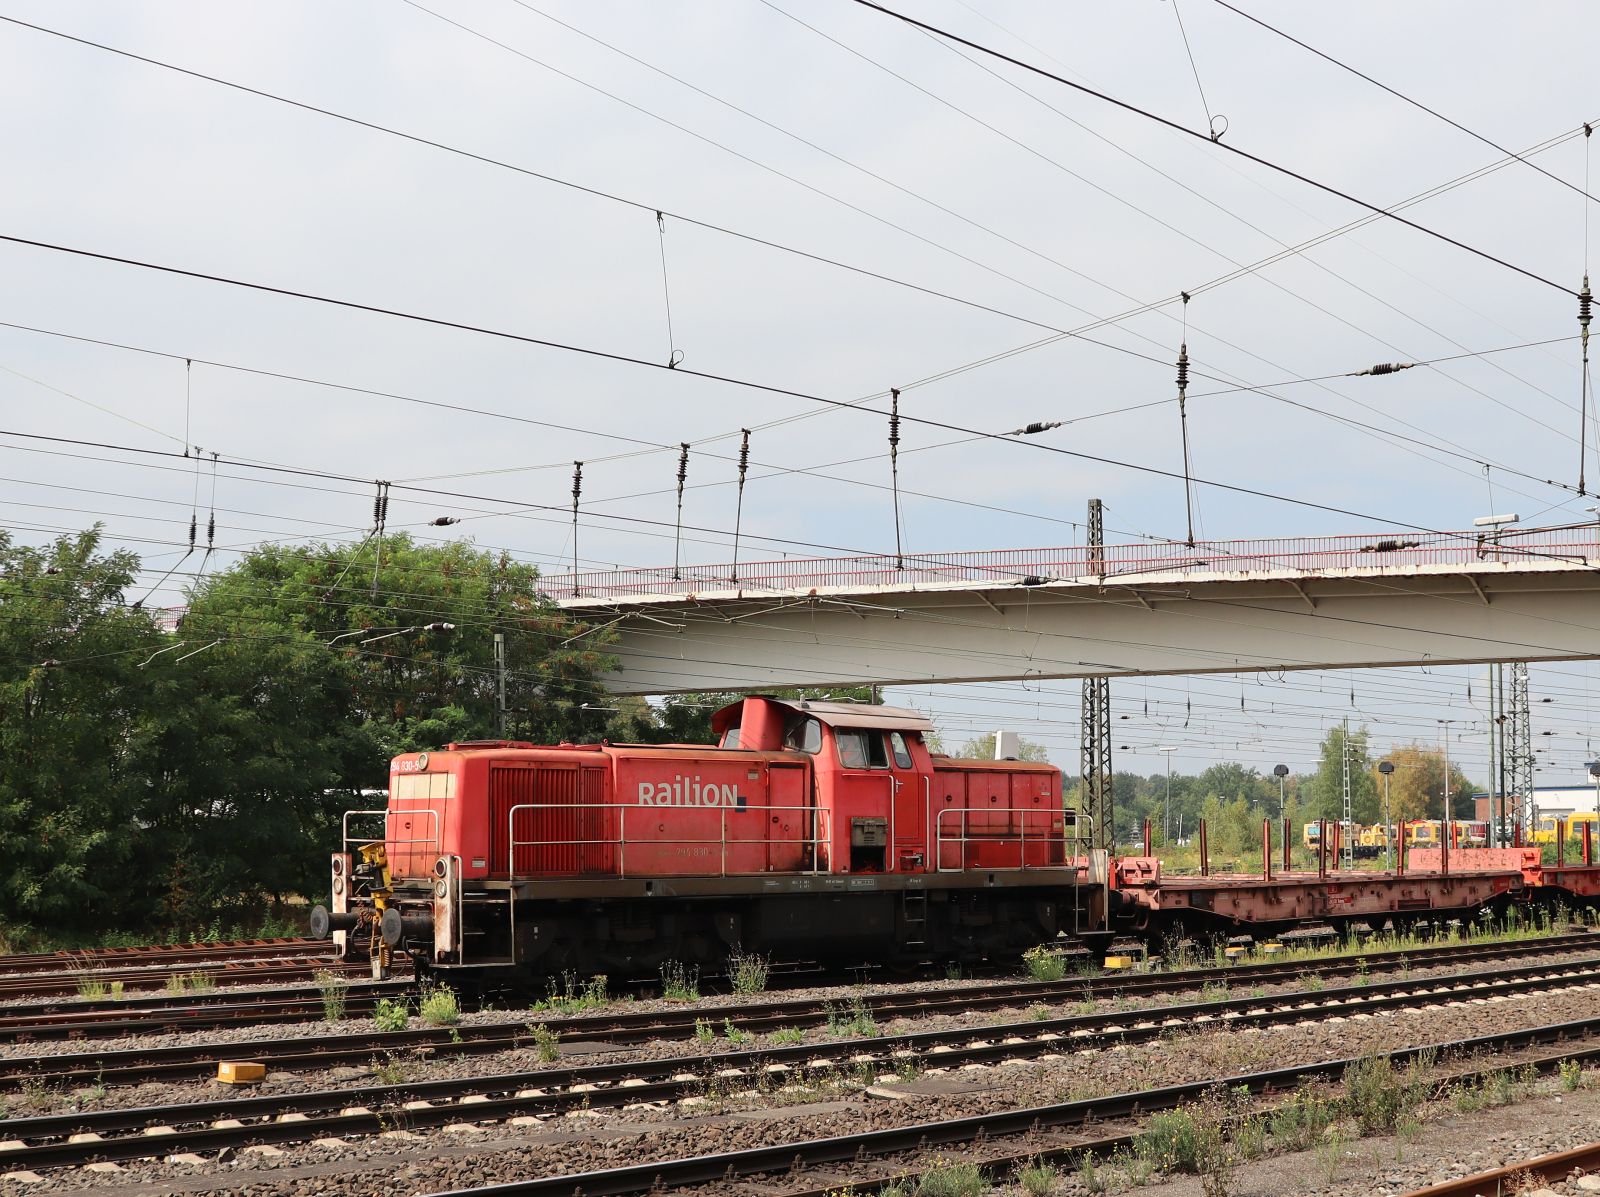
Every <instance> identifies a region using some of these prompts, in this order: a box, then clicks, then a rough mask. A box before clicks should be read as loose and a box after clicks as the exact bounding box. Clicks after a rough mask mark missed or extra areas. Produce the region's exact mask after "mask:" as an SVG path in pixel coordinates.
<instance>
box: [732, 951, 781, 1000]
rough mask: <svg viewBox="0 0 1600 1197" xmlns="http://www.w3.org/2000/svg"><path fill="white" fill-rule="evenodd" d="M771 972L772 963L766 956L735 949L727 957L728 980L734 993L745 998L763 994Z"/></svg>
mask: <svg viewBox="0 0 1600 1197" xmlns="http://www.w3.org/2000/svg"><path fill="white" fill-rule="evenodd" d="M771 972H772V962H771V960H770V959H769V958H768V957H766V956H758V955H756V954H755V953H753V952H748V953H747V952H742V951H739V950H738V949H737V948H736V949H734V951H733V952H732V953H731V954H730V955H729V956H728V980H729V981H730V982H731V983H732V985H733V991H734V992H735V993H739V994H743V995H745V996H746V997H750V996H753V995H755V994H758V993H765V992H766V990H767V978H768V977H769V976H770V974H771Z"/></svg>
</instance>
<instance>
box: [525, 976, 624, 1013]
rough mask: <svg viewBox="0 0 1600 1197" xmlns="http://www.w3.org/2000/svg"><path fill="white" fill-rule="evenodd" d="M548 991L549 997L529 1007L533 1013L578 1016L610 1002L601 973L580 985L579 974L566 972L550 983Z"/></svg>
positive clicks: (604, 979)
mask: <svg viewBox="0 0 1600 1197" xmlns="http://www.w3.org/2000/svg"><path fill="white" fill-rule="evenodd" d="M547 990H548V992H549V994H550V996H549V997H547V998H546V999H545V1000H544V1001H542V1002H534V1003H533V1005H531V1006H529V1007H528V1009H529V1010H531V1011H532V1012H533V1013H535V1014H578V1013H581V1012H582V1011H584V1010H593V1009H596V1008H598V1007H600V1006H604V1005H606V1003H607V1001H608V1000H609V999H608V998H607V997H606V978H605V976H604V975H602V974H599V973H597V974H595V975H594V976H592V977H590V978H589V979H588V980H587V981H584V982H583V983H582V984H581V985H580V984H579V983H578V974H577V973H574V972H565V973H562V974H561V976H560V978H559V979H556V980H552V981H550V982H549V984H548V986H547Z"/></svg>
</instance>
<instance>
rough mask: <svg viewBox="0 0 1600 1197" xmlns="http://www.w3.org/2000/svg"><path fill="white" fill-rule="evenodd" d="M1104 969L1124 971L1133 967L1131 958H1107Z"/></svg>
mask: <svg viewBox="0 0 1600 1197" xmlns="http://www.w3.org/2000/svg"><path fill="white" fill-rule="evenodd" d="M1106 967H1107V968H1110V969H1124V968H1132V967H1133V957H1132V956H1107V957H1106Z"/></svg>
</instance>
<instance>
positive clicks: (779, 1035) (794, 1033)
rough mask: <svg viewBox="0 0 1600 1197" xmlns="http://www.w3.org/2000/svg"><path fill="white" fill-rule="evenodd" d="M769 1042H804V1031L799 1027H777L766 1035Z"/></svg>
mask: <svg viewBox="0 0 1600 1197" xmlns="http://www.w3.org/2000/svg"><path fill="white" fill-rule="evenodd" d="M767 1039H768V1041H769V1042H772V1043H777V1044H788V1043H804V1042H805V1041H806V1033H805V1032H804V1031H802V1030H801V1029H800V1028H799V1027H779V1028H778V1029H777V1030H776V1031H773V1032H772V1034H770V1035H768V1036H767Z"/></svg>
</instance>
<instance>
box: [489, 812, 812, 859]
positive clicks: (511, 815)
mask: <svg viewBox="0 0 1600 1197" xmlns="http://www.w3.org/2000/svg"><path fill="white" fill-rule="evenodd" d="M663 809H673V810H693V811H696V812H704V811H706V810H709V809H712V808H709V807H671V808H662V807H654V806H648V807H640V806H618V805H616V804H614V803H608V802H561V803H547V802H522V803H518V804H517V805H516V806H513V807H511V808H510V809H509V810H508V811H507V812H506V876H507V877H515V876H517V868H516V864H517V849H519V848H561V847H614V848H616V849H617V869H616V875H617V876H619V877H625V876H627V875H628V868H627V853H628V845H629V844H634V845H641V844H649V845H660V844H665V845H687V846H693V847H704V848H710V847H712V846H716V847H717V848H718V849H719V860H718V875H719V876H722V877H727V876H729V872H728V846H729V844H730V843H731V844H733V845H735V846H740V845H762V846H771V845H773V844H783V845H796V846H799V847H807V846H809V847H810V848H811V849H812V852H811V864H810V866H809V867H807V868H804V869H800V870H793V871H798V872H801V873H810V874H817V873H824V872H826V871H827V867H826V866H825V865H824V864H823V863H822V862H821V855H822V854H821V852H820V851H818V849H820V848H824V847H826V846H827V845H828V844H830V843H831V842H832V816H833V812H831V811H828V810H823V809H821V808H819V807H816V806H812V805H810V804H801V805H793V806H791V805H781V806H780V805H762V806H755V805H747V806H720V807H717V808H715V809H717V810H718V811H719V812H720V815H721V818H720V819H719V822H718V838H717V839H715V840H712V839H709V838H707V837H705V836H694V837H688V838H674V837H665V838H664V837H661V836H658V835H651V836H648V837H642V836H641V837H635V838H632V839H630V838H628V834H627V832H628V826H627V824H628V815H629V813H630V812H637V811H647V812H649V813H650V814H652V815H657V814H659V813H660V812H661V811H662V810H663ZM529 810H531V811H569V810H602V811H612V812H616V814H617V820H616V834H615V835H595V836H587V837H583V838H578V839H534V840H519V839H517V836H516V819H517V814H518V812H519V811H529ZM781 811H793V812H798V813H800V814H805V815H811V816H813V817H814V818H815V819H816V822H815V824H814V826H813V828H812V830H813V834H812V835H809V836H799V837H794V836H783V837H781V838H780V837H775V836H767V837H749V838H737V839H733V840H729V838H728V815H729V813H730V812H732V813H734V814H773V813H775V812H781ZM608 871H609V870H608ZM785 871H786V872H787V871H791V870H785ZM733 875H734V876H745V875H749V876H754V875H757V874H755V873H751V872H748V871H743V872H739V873H735V874H733Z"/></svg>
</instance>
